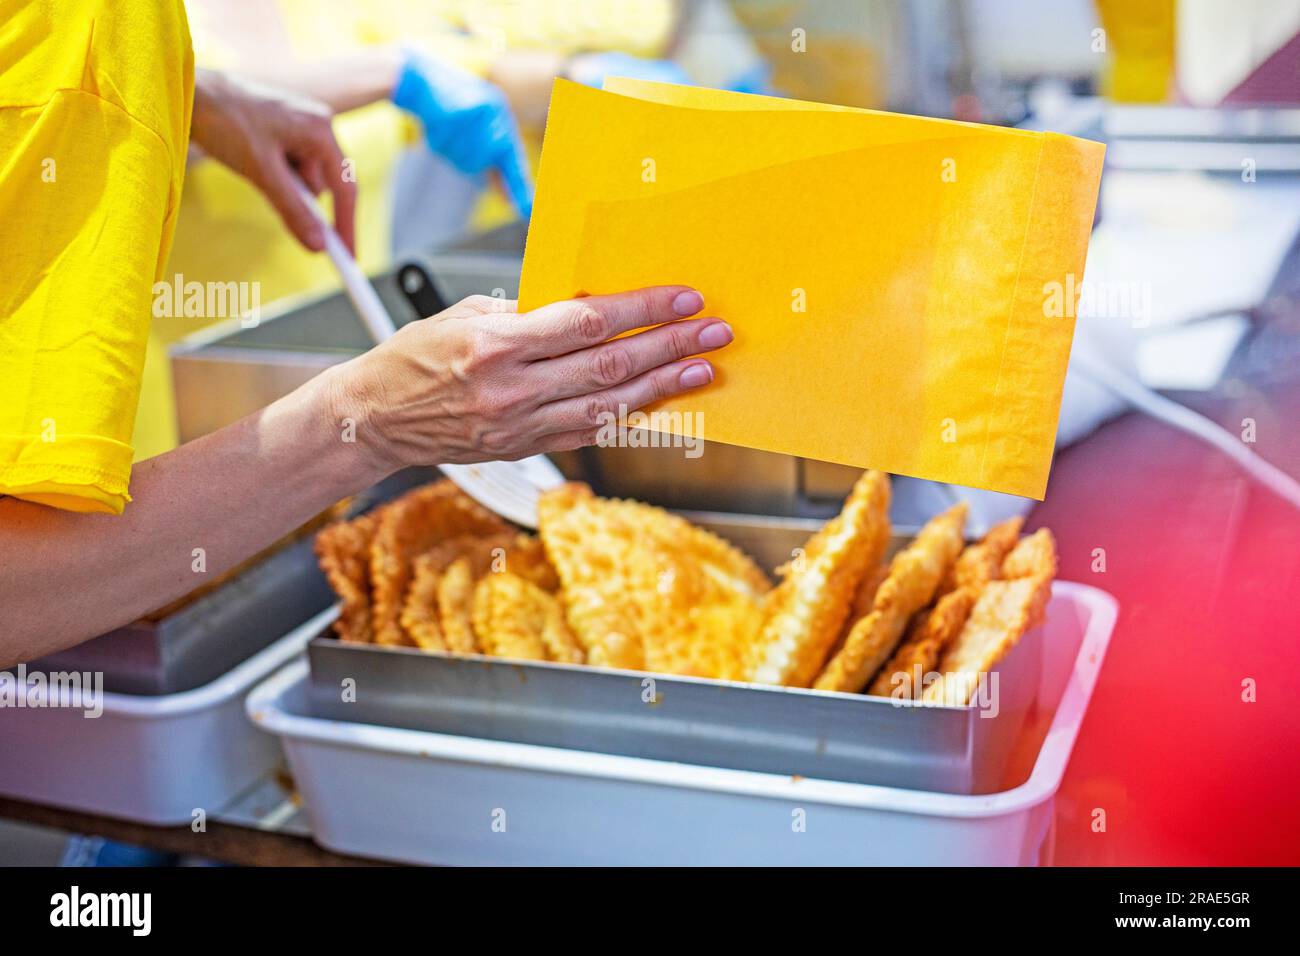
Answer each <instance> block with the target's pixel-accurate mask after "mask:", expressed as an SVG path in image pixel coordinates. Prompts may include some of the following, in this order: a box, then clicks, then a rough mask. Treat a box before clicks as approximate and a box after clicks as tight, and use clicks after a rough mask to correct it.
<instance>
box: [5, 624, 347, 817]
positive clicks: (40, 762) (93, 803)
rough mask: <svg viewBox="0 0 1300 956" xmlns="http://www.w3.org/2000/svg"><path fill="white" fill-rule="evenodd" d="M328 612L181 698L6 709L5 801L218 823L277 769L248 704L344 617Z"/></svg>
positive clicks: (107, 697) (111, 697)
mask: <svg viewBox="0 0 1300 956" xmlns="http://www.w3.org/2000/svg"><path fill="white" fill-rule="evenodd" d="M337 613H338V612H337V610H336V609H334V608H330V609H328V610H326V611H322V612H321V613H320V614H318V615H317V616H316V617H315V618H313V619H312V620H310V621H308V622H306V623H305V624H303V625H301V626H300V627H297V628H295V629H294V630H293V631H291V632H290V633H288V634H286V635H285V636H284V637H282V638H280V639H279V640H277V641H276V642H275V643H273V644H271V645H269V646H267V647H266V648H264V649H263V650H261V651H259V652H258V653H257V654H254V655H253V656H252V657H250V658H248V659H247V660H246V661H244V662H243V663H242V664H240V665H239V666H237V667H235V668H234V669H233V670H231V671H229V672H227V673H226V674H224V675H222V676H221V677H219V678H217V679H216V680H214V681H212V682H211V683H209V684H205V685H203V686H202V687H197V688H195V689H194V690H190V691H185V692H184V693H180V694H167V695H164V696H160V697H142V696H135V695H132V694H115V693H104V694H103V695H102V701H103V712H102V714H100V716H98V717H95V718H89V717H86V716H85V714H84V711H83V710H82V709H81V707H79V706H78V707H72V706H69V704H70V701H69V700H67V699H66V698H67V695H66V694H63V695H61V698H62V699H61V700H60V703H61V704H62V705H63V706H60V707H40V708H11V707H5V708H0V794H4V795H5V796H9V797H15V798H17V799H20V800H31V801H34V802H37V803H48V804H54V805H56V806H61V807H67V808H70V809H73V810H84V811H87V812H90V813H101V814H104V815H106V816H112V817H121V818H123V819H127V820H137V821H140V822H142V823H153V824H161V825H168V824H181V823H189V822H190V821H191V820H192V819H193V815H194V811H195V810H203V811H204V813H206V814H208V815H212V814H214V813H216V812H217V811H219V810H220V809H221V808H222V806H224V805H225V804H226V803H228V802H229V801H230V800H231V799H233V798H234V797H235V796H236V795H237V794H239V793H240V792H241V791H243V790H245V789H247V788H248V787H249V786H251V785H253V784H254V783H256V782H257V781H258V780H259V779H260V778H262V777H264V776H265V775H266V774H267V773H269V772H270V771H271V770H273V769H274V768H275V766H276V764H277V763H278V762H279V759H280V750H279V747H278V746H277V745H276V742H275V740H273V739H272V738H269V737H267V736H266V735H265V734H263V733H260V732H259V731H258V730H257V729H256V728H254V727H253V725H252V724H250V723H249V721H248V717H247V714H246V713H245V710H244V698H245V696H246V695H247V694H248V691H249V689H250V688H251V687H252V686H253V685H254V684H256V683H257V682H258V681H260V680H262V679H263V678H265V677H266V676H267V675H268V674H270V673H272V672H273V671H274V670H275V669H276V668H278V667H281V666H282V665H284V664H285V663H286V662H288V661H289V660H290V659H291V658H293V657H294V656H295V655H297V654H299V653H300V652H301V651H302V649H303V648H304V647H305V646H306V643H307V641H308V640H310V639H311V636H312V635H313V634H315V633H317V632H318V631H319V630H320V629H321V627H322V626H324V624H325V623H327V622H328V621H329V620H330V619H331V618H332V617H334V616H335V615H336V614H337Z"/></svg>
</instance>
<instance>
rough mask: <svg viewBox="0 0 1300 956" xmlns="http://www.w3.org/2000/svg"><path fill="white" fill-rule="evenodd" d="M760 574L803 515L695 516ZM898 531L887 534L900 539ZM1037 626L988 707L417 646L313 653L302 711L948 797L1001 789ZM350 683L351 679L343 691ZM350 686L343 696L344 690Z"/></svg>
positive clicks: (1034, 665)
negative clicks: (742, 551)
mask: <svg viewBox="0 0 1300 956" xmlns="http://www.w3.org/2000/svg"><path fill="white" fill-rule="evenodd" d="M690 517H691V518H692V519H693V520H695V521H696V522H697V523H699V524H701V525H702V526H704V527H707V528H710V529H711V530H713V531H715V532H716V533H718V534H721V535H723V536H725V537H728V538H730V539H731V540H733V541H734V542H735V543H737V544H739V545H741V546H742V547H745V548H746V550H747V551H749V553H751V554H753V555H754V557H755V558H757V559H758V560H759V561H760V563H763V564H765V565H768V566H772V565H773V564H777V563H779V562H780V561H783V560H785V559H787V558H788V557H789V549H790V548H791V547H795V546H798V545H801V544H803V543H804V542H805V541H806V539H807V535H808V531H809V526H810V525H811V526H812V527H813V528H815V527H816V526H817V523H815V522H813V523H810V522H806V521H801V520H797V519H796V520H790V519H787V520H781V519H771V518H760V517H752V518H746V517H741V516H725V517H723V516H709V515H700V514H692V515H691V516H690ZM904 540H906V539H905V538H902V537H899V538H896V540H895V546H897V544H900V543H901V542H902V541H904ZM1040 632H1041V629H1040V630H1039V631H1035V632H1031V633H1030V634H1027V635H1026V636H1025V637H1024V638H1023V639H1022V640H1021V641H1020V642H1019V644H1017V646H1016V648H1015V649H1014V650H1013V651H1012V653H1011V654H1009V655H1008V656H1007V658H1006V659H1005V660H1004V661H1002V663H1001V664H1000V665H999V667H998V668H997V672H996V673H997V677H996V679H995V680H996V683H993V680H994V679H992V678H991V680H990V686H991V687H995V688H996V695H995V697H994V700H996V704H997V706H996V709H995V708H993V707H989V708H981V707H979V706H975V705H972V706H967V707H935V706H922V705H919V704H915V703H912V702H895V701H892V700H888V699H885V698H878V697H867V696H865V695H861V694H841V693H832V692H826V691H816V690H805V689H798V688H783V687H768V686H762V685H754V684H743V683H735V682H727V681H715V680H703V679H698V678H688V677H675V676H666V675H659V674H651V673H647V672H643V671H623V670H613V669H606V668H594V667H584V666H575V665H565V664H554V663H537V662H524V661H508V660H502V659H499V658H489V657H478V656H474V657H453V656H450V655H444V654H434V653H426V652H422V651H419V650H416V649H414V648H388V647H375V646H372V645H358V644H345V643H343V642H340V641H338V640H335V639H334V638H332V637H330V636H328V633H329V632H328V631H322V634H321V636H319V637H317V638H315V639H313V640H312V642H311V643H310V644H309V646H308V660H309V663H310V667H311V679H310V682H309V687H308V695H309V702H310V707H311V713H312V714H313V715H314V716H316V717H322V718H326V719H332V720H345V721H349V722H352V723H363V724H372V725H379V726H387V727H399V728H406V729H410V730H424V731H432V732H435V733H444V734H453V735H458V736H467V737H477V738H485V739H489V740H500V741H510V742H514V743H526V744H536V745H541V746H549V747H561V748H567V749H571V750H582V751H592V752H599V753H606V754H617V755H622V756H630V757H643V758H649V759H655V760H672V761H677V762H681V763H689V764H700V765H705V766H711V767H721V768H727V769H736V770H750V771H759V772H766V773H780V774H788V775H791V776H800V777H807V778H816V779H824V780H839V781H846V782H851V783H867V784H878V785H882V786H891V787H904V788H908V789H917V790H929V791H937V792H944V793H960V794H972V793H991V792H994V791H996V790H998V789H1000V788H1001V787H1002V786H1003V785H1004V783H1005V781H1004V779H1003V777H1004V775H1005V771H1006V768H1007V763H1008V758H1009V756H1010V753H1011V751H1012V748H1013V747H1014V745H1015V741H1016V738H1017V736H1018V735H1019V732H1020V729H1021V726H1022V725H1023V723H1024V720H1025V718H1026V716H1027V715H1028V714H1029V713H1030V711H1031V710H1032V709H1033V707H1034V704H1035V699H1036V695H1037V688H1038V686H1039V683H1040V681H1039V674H1040V669H1041V655H1042V648H1041V642H1040V637H1041V633H1040ZM345 682H349V683H345ZM345 688H348V689H353V688H354V689H355V694H345V693H344V689H345Z"/></svg>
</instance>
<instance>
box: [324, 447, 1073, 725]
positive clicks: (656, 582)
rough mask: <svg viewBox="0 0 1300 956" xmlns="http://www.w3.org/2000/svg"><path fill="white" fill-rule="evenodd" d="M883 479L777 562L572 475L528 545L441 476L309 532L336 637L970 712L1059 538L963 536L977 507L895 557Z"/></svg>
mask: <svg viewBox="0 0 1300 956" xmlns="http://www.w3.org/2000/svg"><path fill="white" fill-rule="evenodd" d="M888 514H889V481H888V479H887V478H886V477H885V476H884V475H883V474H881V473H879V472H870V471H869V472H866V473H865V474H864V475H863V476H862V477H861V478H860V479H859V480H858V482H857V484H856V485H855V486H854V488H853V491H852V492H851V493H850V494H849V497H848V499H847V500H846V501H845V504H844V508H843V510H842V511H841V512H840V514H839V515H838V516H836V517H835V518H833V519H832V520H831V521H829V522H827V523H826V525H825V526H824V527H823V528H822V529H821V530H820V531H818V532H817V533H816V534H815V535H813V537H812V538H811V539H810V540H809V541H808V542H807V543H806V544H805V545H804V547H802V548H800V549H798V550H797V552H796V553H795V554H794V555H792V557H791V560H790V561H789V562H787V563H786V564H785V565H784V566H782V567H781V568H779V569H778V570H777V575H778V577H779V581H778V583H777V584H776V585H775V586H773V585H772V583H771V582H770V580H769V579H768V577H767V575H766V574H764V572H763V571H762V570H761V569H760V568H759V567H758V565H757V564H755V563H754V562H753V561H752V560H751V559H750V558H749V557H748V556H746V555H745V554H743V553H741V552H740V551H739V550H737V549H736V548H735V547H733V546H732V545H731V544H729V543H728V542H726V541H724V540H723V539H722V538H719V537H717V536H716V535H713V534H711V533H710V532H708V531H705V530H704V529H702V528H699V527H696V526H694V525H692V524H691V523H690V522H688V521H686V520H685V519H684V518H681V517H680V516H677V515H673V514H670V513H669V512H666V511H664V510H662V509H660V508H655V507H652V506H650V505H645V504H641V503H639V502H635V501H622V500H611V499H606V498H599V497H597V496H595V495H593V494H592V493H591V490H590V489H589V488H587V487H586V486H585V485H580V484H569V485H565V486H563V487H561V488H557V489H555V490H554V491H550V492H548V493H546V494H545V495H543V497H542V500H541V503H540V504H539V507H538V516H539V529H538V534H537V535H536V536H533V535H528V534H524V533H521V532H519V531H518V530H517V529H515V528H513V527H512V526H510V525H508V524H506V523H505V522H504V521H502V520H501V519H500V518H498V517H497V516H495V515H493V514H491V513H490V512H488V511H486V510H485V509H484V508H482V507H481V506H479V505H478V504H476V503H475V502H474V501H472V500H470V499H469V498H467V497H466V496H465V495H464V494H462V493H461V492H460V491H459V490H458V489H456V487H455V486H454V485H452V484H451V483H450V482H448V481H440V482H436V483H434V484H431V485H427V486H424V487H421V488H417V489H415V490H414V491H411V492H408V493H407V494H406V495H404V496H403V497H401V498H398V499H396V500H395V501H393V502H391V503H389V504H386V505H383V506H381V507H379V508H378V509H376V510H374V511H372V512H371V513H369V514H367V515H363V516H361V517H359V518H356V519H353V520H351V521H346V522H339V523H337V524H334V525H331V526H330V527H328V528H326V529H325V530H323V531H322V532H320V534H319V535H318V536H317V541H316V550H317V554H318V556H319V558H320V562H321V567H322V569H323V570H324V571H325V574H326V576H327V577H328V578H329V581H330V584H331V585H332V586H333V587H334V589H335V591H336V592H337V593H338V595H339V597H340V599H341V601H342V607H341V611H340V615H339V618H338V621H337V622H336V624H335V628H336V630H337V632H338V635H339V637H340V638H342V639H343V640H345V641H360V642H368V643H374V644H383V645H393V646H400V645H406V646H410V647H418V648H423V649H425V650H429V651H441V652H446V653H452V654H474V653H479V654H488V655H492V656H498V657H509V658H516V659H525V660H549V661H559V662H564V663H573V664H581V663H586V664H590V665H596V666H606V667H620V668H630V669H637V670H648V671H654V672H658V673H666V674H689V675H693V676H698V677H712V678H720V679H725V680H742V681H750V682H755V683H765V684H781V685H785V686H791V687H814V688H817V689H820V690H831V691H841V692H848V693H863V692H865V693H870V694H875V695H880V696H892V697H898V698H909V699H920V700H925V701H930V702H935V703H950V704H965V703H967V702H968V701H969V699H970V697H971V694H972V693H973V692H974V689H975V687H976V684H977V682H978V678H979V675H980V674H981V673H983V672H985V671H987V670H989V669H990V668H992V667H993V666H994V665H995V664H996V663H997V662H998V661H999V660H1000V659H1001V658H1002V656H1003V655H1005V654H1006V653H1007V651H1008V650H1010V648H1011V647H1012V646H1014V645H1015V643H1016V641H1017V640H1019V638H1020V636H1021V635H1022V634H1023V633H1024V632H1025V631H1027V630H1029V629H1030V628H1032V627H1033V626H1035V625H1036V624H1037V623H1039V622H1040V621H1041V620H1042V617H1043V613H1044V608H1045V607H1046V604H1047V599H1048V596H1049V594H1050V590H1051V582H1052V578H1053V577H1054V575H1055V573H1056V553H1055V544H1054V542H1053V540H1052V536H1051V533H1050V532H1048V531H1047V530H1045V529H1044V530H1040V531H1038V532H1036V533H1034V534H1032V535H1029V536H1027V537H1023V538H1022V537H1021V536H1020V525H1021V522H1020V519H1018V518H1016V519H1012V520H1010V521H1007V522H1004V523H1002V524H1000V525H998V526H996V527H995V528H993V529H992V530H991V531H989V533H988V534H986V535H985V536H984V537H983V538H982V539H980V540H979V541H977V542H975V543H973V544H966V543H965V538H964V534H963V529H964V524H965V520H966V506H965V505H964V504H959V505H956V506H954V507H953V508H950V509H949V510H948V511H945V512H944V513H943V514H940V515H938V516H937V517H935V518H934V519H933V520H932V521H930V523H929V524H927V525H926V526H925V527H924V528H922V529H921V532H920V533H919V534H918V535H917V536H916V537H915V538H913V539H912V540H911V541H910V542H909V543H908V544H906V545H905V546H904V547H903V548H901V549H900V550H898V551H897V552H896V553H894V554H893V556H892V557H891V558H889V559H888V560H885V556H886V554H887V552H888V550H889V544H890V538H891V529H890V525H889V517H888Z"/></svg>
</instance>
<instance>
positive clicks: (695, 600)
mask: <svg viewBox="0 0 1300 956" xmlns="http://www.w3.org/2000/svg"><path fill="white" fill-rule="evenodd" d="M538 517H539V528H538V531H539V534H540V536H541V539H542V543H543V545H544V546H545V548H546V554H547V556H548V557H549V558H550V561H551V563H552V564H553V565H554V567H555V570H556V572H557V573H558V575H559V578H560V582H561V587H562V590H563V595H564V603H565V610H566V614H567V618H568V622H569V625H570V626H571V627H572V629H573V632H574V634H576V635H577V637H578V641H579V642H580V643H581V645H582V647H583V649H584V650H585V651H586V654H587V662H588V663H589V664H595V665H598V666H607V667H624V668H633V669H643V668H648V669H651V670H656V671H661V672H664V673H677V674H681V673H689V674H697V675H698V676H721V675H722V674H723V673H726V674H728V675H734V674H735V673H736V672H737V668H738V666H739V665H737V664H736V663H735V661H737V660H739V659H740V658H741V657H742V656H743V653H744V649H745V645H746V643H747V641H748V638H749V636H750V634H751V633H752V632H750V631H747V630H746V628H752V627H753V624H754V622H755V621H757V620H758V613H759V612H758V602H759V599H760V598H761V597H762V595H763V594H764V593H765V592H766V591H767V590H768V588H769V587H770V583H769V582H768V580H767V577H766V575H764V574H763V572H762V571H761V570H759V568H758V566H757V565H756V564H754V562H753V561H751V560H750V559H749V558H747V557H746V556H745V555H743V554H741V553H740V552H739V551H738V550H736V549H735V548H734V547H732V546H731V545H730V544H728V543H727V542H725V541H723V540H722V539H721V538H719V537H717V536H715V535H712V534H710V533H709V532H707V531H704V530H703V529H701V528H697V527H695V526H694V525H692V524H690V523H689V522H687V521H686V520H685V519H683V518H680V517H678V516H676V515H672V514H669V513H668V512H666V511H664V510H662V509H660V508H654V507H651V506H650V505H643V504H640V503H638V502H632V501H618V500H610V499H604V498H597V497H596V496H594V495H592V493H591V489H589V488H588V487H587V486H585V485H575V484H569V485H564V486H562V487H560V488H557V489H554V490H552V491H549V492H547V493H546V494H544V495H542V498H541V501H540V502H539V503H538Z"/></svg>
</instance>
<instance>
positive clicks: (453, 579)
mask: <svg viewBox="0 0 1300 956" xmlns="http://www.w3.org/2000/svg"><path fill="white" fill-rule="evenodd" d="M438 622H439V623H440V624H441V625H442V639H443V641H444V642H445V643H446V645H447V650H449V651H451V652H452V653H453V654H477V653H479V646H478V641H477V640H476V639H475V637H474V570H473V566H472V565H471V564H470V560H469V558H467V557H459V558H457V559H456V560H455V561H453V562H452V563H451V564H450V565H449V566H448V568H447V570H446V571H445V572H444V573H443V575H442V577H441V578H440V579H439V581H438Z"/></svg>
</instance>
